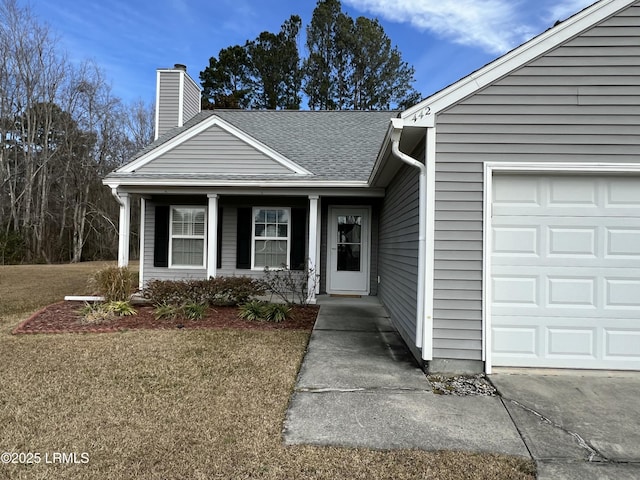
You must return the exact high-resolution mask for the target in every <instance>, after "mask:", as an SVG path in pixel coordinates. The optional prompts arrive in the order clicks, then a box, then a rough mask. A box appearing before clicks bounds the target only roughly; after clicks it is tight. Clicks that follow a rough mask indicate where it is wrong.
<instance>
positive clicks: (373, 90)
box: [349, 17, 420, 110]
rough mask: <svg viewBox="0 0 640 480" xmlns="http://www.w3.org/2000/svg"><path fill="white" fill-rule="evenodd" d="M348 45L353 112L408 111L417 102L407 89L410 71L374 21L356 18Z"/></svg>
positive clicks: (416, 94)
mask: <svg viewBox="0 0 640 480" xmlns="http://www.w3.org/2000/svg"><path fill="white" fill-rule="evenodd" d="M353 32H354V33H353V35H352V38H354V39H357V41H356V42H352V43H351V44H350V47H351V49H352V50H351V55H350V56H349V58H350V60H351V65H352V69H351V81H350V87H351V89H352V90H351V101H350V106H351V107H352V108H353V109H355V110H379V109H389V108H391V106H392V105H394V106H395V107H397V106H400V107H403V106H404V107H405V108H406V107H408V106H410V105H413V104H415V103H417V102H418V101H419V100H420V95H419V94H418V92H417V91H416V90H415V89H414V88H413V87H412V86H411V84H412V83H413V82H414V73H415V71H414V69H413V67H411V66H409V64H408V63H407V62H405V61H403V60H402V56H401V55H400V52H399V51H398V48H397V47H393V48H392V47H391V40H390V39H389V37H388V36H387V35H386V34H385V33H384V29H383V28H382V25H380V23H379V22H378V20H371V19H369V18H366V17H358V18H357V19H356V21H355V24H353Z"/></svg>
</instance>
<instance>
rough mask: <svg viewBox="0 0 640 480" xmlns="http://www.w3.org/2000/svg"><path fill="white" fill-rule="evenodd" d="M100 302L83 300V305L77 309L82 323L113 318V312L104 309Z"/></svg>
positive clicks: (100, 321) (98, 321)
mask: <svg viewBox="0 0 640 480" xmlns="http://www.w3.org/2000/svg"><path fill="white" fill-rule="evenodd" d="M103 305H104V304H102V303H88V302H85V304H84V307H82V308H81V309H80V310H78V313H79V314H80V315H82V320H83V322H84V323H102V322H106V321H108V320H111V319H113V318H115V314H114V313H113V312H110V311H108V310H106V309H105V308H104V307H103Z"/></svg>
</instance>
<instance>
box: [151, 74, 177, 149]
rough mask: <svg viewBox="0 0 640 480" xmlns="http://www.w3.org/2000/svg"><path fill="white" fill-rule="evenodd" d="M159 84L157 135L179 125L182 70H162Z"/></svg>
mask: <svg viewBox="0 0 640 480" xmlns="http://www.w3.org/2000/svg"><path fill="white" fill-rule="evenodd" d="M159 74H160V80H159V85H158V105H157V106H156V107H157V109H158V131H157V132H156V137H161V136H162V135H163V134H164V133H166V132H167V131H169V130H171V129H172V128H175V127H177V126H178V117H179V114H180V104H179V97H178V92H179V91H180V71H179V70H174V71H161V72H159Z"/></svg>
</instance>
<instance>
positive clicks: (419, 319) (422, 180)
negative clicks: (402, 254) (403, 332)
mask: <svg viewBox="0 0 640 480" xmlns="http://www.w3.org/2000/svg"><path fill="white" fill-rule="evenodd" d="M391 122H392V127H393V130H392V131H391V151H392V152H393V154H394V155H395V156H396V157H397V158H399V159H400V160H402V161H403V162H404V163H406V164H407V165H410V166H412V167H414V168H417V169H418V171H419V193H418V196H419V199H418V285H417V289H418V291H417V297H418V298H417V302H416V303H417V305H416V307H417V308H416V346H417V347H418V348H423V338H424V335H423V329H424V323H425V320H424V311H425V279H426V271H427V267H426V244H427V235H426V224H427V222H426V220H427V218H426V213H427V195H426V193H427V167H426V166H425V165H424V164H423V163H421V162H419V161H418V160H416V159H415V158H413V157H410V156H409V155H407V154H406V153H403V152H401V151H400V136H401V135H402V128H403V126H404V124H403V120H402V119H400V118H392V119H391ZM428 353H429V355H430V352H428ZM424 354H425V352H423V357H424V356H425V355H424Z"/></svg>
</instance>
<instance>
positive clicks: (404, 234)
mask: <svg viewBox="0 0 640 480" xmlns="http://www.w3.org/2000/svg"><path fill="white" fill-rule="evenodd" d="M423 152H424V151H422V153H420V154H419V156H417V158H423V157H424V153H423ZM418 179H419V176H418V171H417V170H416V169H414V168H412V167H410V166H408V165H403V166H402V167H401V168H400V170H399V171H398V173H397V174H396V176H395V178H394V179H393V180H392V182H391V184H390V185H389V186H388V187H387V192H386V196H385V198H384V203H383V205H382V209H381V212H380V221H379V238H378V242H379V244H378V248H379V252H378V275H380V284H379V285H378V295H379V296H380V299H381V300H382V303H383V304H384V306H385V307H386V309H387V311H388V312H389V315H390V316H391V319H392V321H393V323H394V325H395V326H396V328H397V329H398V331H399V332H400V334H401V335H402V337H403V338H404V341H405V342H406V343H407V345H409V346H410V347H413V348H415V340H416V338H415V337H416V302H417V280H418Z"/></svg>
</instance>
